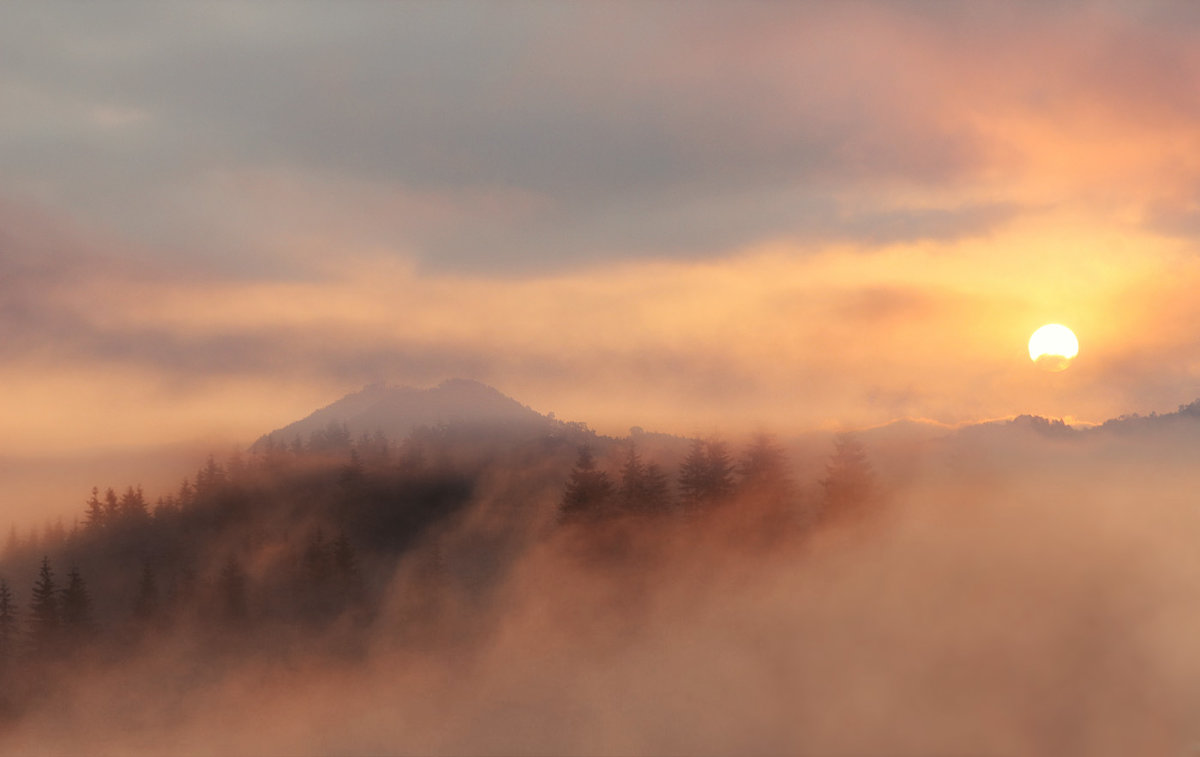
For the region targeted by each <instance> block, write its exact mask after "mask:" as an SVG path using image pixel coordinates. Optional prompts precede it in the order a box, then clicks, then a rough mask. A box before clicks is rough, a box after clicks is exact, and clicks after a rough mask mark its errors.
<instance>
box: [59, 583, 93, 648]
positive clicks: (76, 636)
mask: <svg viewBox="0 0 1200 757" xmlns="http://www.w3.org/2000/svg"><path fill="white" fill-rule="evenodd" d="M59 618H60V621H61V625H62V630H63V634H64V635H65V636H66V638H67V639H69V640H71V641H72V642H75V643H78V642H80V641H84V640H86V639H87V637H88V636H89V635H90V633H91V632H92V631H93V630H94V628H93V622H92V596H91V594H90V593H89V592H88V589H87V583H86V582H85V581H84V580H83V576H82V575H80V573H79V568H77V567H75V566H74V565H72V566H71V569H70V570H69V571H68V572H67V585H66V586H65V587H64V588H63V590H62V597H61V598H60V600H59Z"/></svg>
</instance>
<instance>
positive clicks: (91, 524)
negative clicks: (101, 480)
mask: <svg viewBox="0 0 1200 757" xmlns="http://www.w3.org/2000/svg"><path fill="white" fill-rule="evenodd" d="M86 506H87V509H86V510H85V511H84V515H83V525H84V527H85V528H86V529H87V530H88V531H91V532H92V533H96V532H98V531H100V530H101V529H103V528H104V526H105V524H106V523H107V522H108V519H107V513H106V512H105V510H104V503H103V502H101V501H100V489H99V487H96V486H93V487H92V496H90V497H88V501H87V503H86Z"/></svg>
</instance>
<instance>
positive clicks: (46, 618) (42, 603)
mask: <svg viewBox="0 0 1200 757" xmlns="http://www.w3.org/2000/svg"><path fill="white" fill-rule="evenodd" d="M58 636H59V603H58V585H57V584H56V583H55V582H54V571H53V570H51V568H50V558H49V557H48V556H43V557H42V567H41V568H40V569H39V570H38V577H37V580H36V581H34V584H33V593H32V600H31V601H30V603H29V644H30V649H31V651H32V652H33V654H34V656H36V657H42V656H46V655H48V654H50V653H51V652H52V651H53V650H54V648H55V646H56V645H57V643H58Z"/></svg>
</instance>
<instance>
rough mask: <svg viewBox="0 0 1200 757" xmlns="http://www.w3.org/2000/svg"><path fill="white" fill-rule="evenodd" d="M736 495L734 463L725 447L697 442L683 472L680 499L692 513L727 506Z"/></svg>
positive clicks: (716, 442)
mask: <svg viewBox="0 0 1200 757" xmlns="http://www.w3.org/2000/svg"><path fill="white" fill-rule="evenodd" d="M732 493H733V461H732V459H731V458H730V456H729V450H728V448H727V447H726V446H725V443H724V442H722V441H719V440H717V439H708V440H703V439H697V440H695V441H694V442H692V448H691V450H689V451H688V455H687V457H686V458H684V460H683V464H682V465H681V466H680V469H679V497H680V500H681V502H682V504H683V506H684V507H685V508H686V509H688V510H695V509H698V508H701V507H705V506H709V505H714V504H718V503H721V502H724V501H725V500H727V499H728V498H729V496H730V495H731V494H732Z"/></svg>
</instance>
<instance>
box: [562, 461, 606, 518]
mask: <svg viewBox="0 0 1200 757" xmlns="http://www.w3.org/2000/svg"><path fill="white" fill-rule="evenodd" d="M612 496H613V485H612V482H611V481H609V479H608V474H607V473H605V472H604V471H602V470H597V469H596V458H595V457H593V456H592V450H591V448H590V447H588V446H587V445H584V446H582V447H580V448H579V458H578V459H577V460H576V462H575V468H574V469H573V470H572V471H571V478H570V479H569V480H568V481H567V488H566V490H565V491H564V492H563V498H562V502H561V503H560V504H559V511H560V512H561V513H562V515H563V517H564V518H578V517H581V516H587V515H590V516H597V515H600V514H602V513H603V511H604V510H605V509H606V508H607V506H608V504H609V501H610V500H611V499H612Z"/></svg>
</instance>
